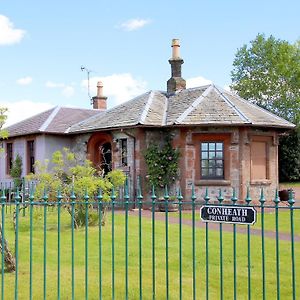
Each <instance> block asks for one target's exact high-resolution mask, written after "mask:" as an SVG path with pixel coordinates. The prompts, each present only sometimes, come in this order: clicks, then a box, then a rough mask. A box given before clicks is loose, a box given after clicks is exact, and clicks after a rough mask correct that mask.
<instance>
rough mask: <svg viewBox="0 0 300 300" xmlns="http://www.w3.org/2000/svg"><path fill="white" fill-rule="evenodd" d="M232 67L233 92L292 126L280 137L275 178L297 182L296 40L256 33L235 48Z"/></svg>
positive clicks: (299, 75)
mask: <svg viewBox="0 0 300 300" xmlns="http://www.w3.org/2000/svg"><path fill="white" fill-rule="evenodd" d="M233 67H234V68H233V70H232V72H231V79H232V84H231V88H232V89H233V90H235V91H236V92H237V93H238V94H239V95H240V96H241V97H243V98H245V99H247V100H249V101H251V102H253V103H256V104H258V105H259V106H261V107H263V108H265V109H267V110H269V111H271V112H273V113H275V114H277V115H279V116H280V117H283V118H285V119H287V120H289V121H290V122H293V123H294V124H295V125H296V129H295V131H294V132H291V135H290V137H286V136H283V137H281V138H280V145H279V153H280V154H281V156H280V159H279V163H280V164H279V175H280V176H279V177H280V180H300V174H299V172H295V171H296V170H297V169H298V170H299V169H300V138H299V134H300V41H297V42H296V43H295V44H291V43H289V42H288V41H285V40H280V39H276V38H275V37H273V36H270V37H268V38H266V37H265V36H264V35H263V34H258V35H257V36H256V38H255V39H254V40H253V41H251V42H250V45H249V46H248V45H244V46H243V47H241V48H240V49H238V51H237V53H236V55H235V59H234V62H233ZM297 173H298V175H296V174H297Z"/></svg>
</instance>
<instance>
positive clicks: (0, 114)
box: [0, 107, 8, 139]
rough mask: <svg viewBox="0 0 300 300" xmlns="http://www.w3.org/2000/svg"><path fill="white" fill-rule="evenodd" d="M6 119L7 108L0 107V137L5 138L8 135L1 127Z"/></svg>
mask: <svg viewBox="0 0 300 300" xmlns="http://www.w3.org/2000/svg"><path fill="white" fill-rule="evenodd" d="M6 119H7V108H4V107H0V138H1V139H6V138H7V137H8V132H7V130H4V129H3V128H2V127H3V125H4V123H5V121H6Z"/></svg>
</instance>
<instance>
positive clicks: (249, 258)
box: [245, 186, 252, 299]
mask: <svg viewBox="0 0 300 300" xmlns="http://www.w3.org/2000/svg"><path fill="white" fill-rule="evenodd" d="M245 201H246V203H247V205H248V206H250V203H251V201H252V199H251V196H250V188H249V186H247V195H246V199H245ZM247 248H248V299H251V235H250V225H249V224H248V225H247Z"/></svg>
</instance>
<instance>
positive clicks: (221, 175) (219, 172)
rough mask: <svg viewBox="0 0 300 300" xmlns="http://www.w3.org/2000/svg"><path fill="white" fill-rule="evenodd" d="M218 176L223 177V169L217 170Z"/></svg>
mask: <svg viewBox="0 0 300 300" xmlns="http://www.w3.org/2000/svg"><path fill="white" fill-rule="evenodd" d="M216 176H218V177H223V169H219V168H217V169H216Z"/></svg>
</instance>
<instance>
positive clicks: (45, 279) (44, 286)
mask: <svg viewBox="0 0 300 300" xmlns="http://www.w3.org/2000/svg"><path fill="white" fill-rule="evenodd" d="M43 201H44V203H43V204H44V263H43V266H44V270H43V271H44V272H43V273H44V276H43V279H44V281H43V290H44V291H43V295H44V300H46V296H47V210H48V207H47V206H48V204H47V201H48V195H47V192H46V189H44V195H43Z"/></svg>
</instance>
